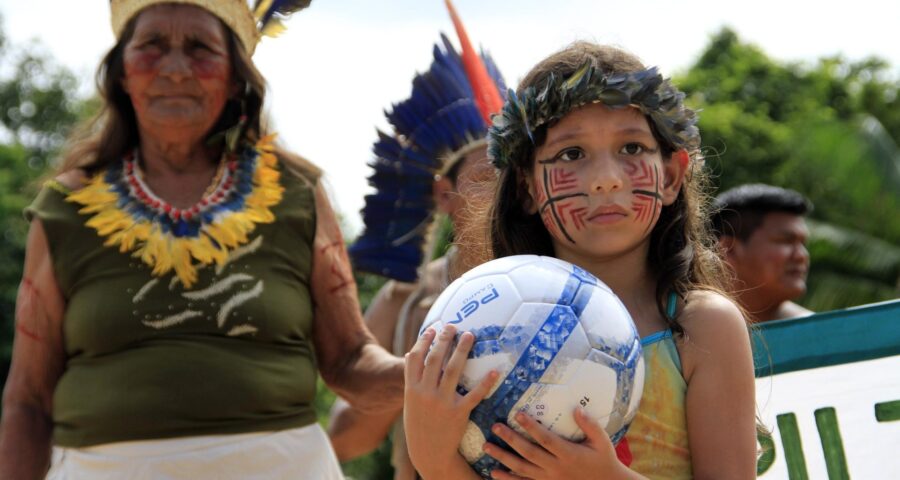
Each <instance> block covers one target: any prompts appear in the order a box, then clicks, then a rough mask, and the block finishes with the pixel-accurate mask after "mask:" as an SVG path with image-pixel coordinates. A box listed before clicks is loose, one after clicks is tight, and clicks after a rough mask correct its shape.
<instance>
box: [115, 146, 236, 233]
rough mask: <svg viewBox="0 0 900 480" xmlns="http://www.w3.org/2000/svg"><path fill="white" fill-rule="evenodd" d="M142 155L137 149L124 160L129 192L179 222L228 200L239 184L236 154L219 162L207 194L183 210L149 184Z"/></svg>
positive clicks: (157, 212) (154, 209)
mask: <svg viewBox="0 0 900 480" xmlns="http://www.w3.org/2000/svg"><path fill="white" fill-rule="evenodd" d="M138 158H139V157H138V150H137V149H135V150H134V152H132V153H131V154H129V155H128V156H127V157H125V160H124V168H123V169H122V175H123V176H124V177H125V181H126V182H127V184H128V190H129V193H130V194H131V196H132V198H135V199H137V200H138V201H139V202H141V203H142V204H144V206H146V207H147V208H148V209H150V210H152V211H153V212H155V213H156V214H157V215H160V216H162V215H168V216H169V218H171V219H172V220H173V221H175V222H177V221H178V220H180V219H184V220H186V221H190V220H191V219H192V218H195V217H196V216H197V215H199V214H201V213H204V212H206V211H207V210H209V209H210V208H212V207H214V206H215V205H218V204H220V203H222V202H224V201H226V200H227V199H228V198H229V197H230V196H231V193H232V191H233V190H234V187H235V183H234V173H235V171H236V170H237V167H238V164H237V160H235V159H234V157H233V156H223V157H222V161H221V162H219V167H218V168H217V170H216V175H215V177H213V180H212V182H211V183H210V186H209V188H207V189H206V192H204V193H203V197H201V198H200V200H199V201H198V202H197V203H195V204H194V205H192V206H191V207H189V208H182V209H179V208H177V207H175V206H173V205H172V204H170V203H168V202H166V201H165V200H163V199H162V198H159V196H157V195H156V194H154V193H153V191H152V190H151V189H150V187H149V186H147V183H146V182H145V180H144V172H143V171H142V170H141V166H140V164H139V160H138Z"/></svg>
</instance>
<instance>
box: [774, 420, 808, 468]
mask: <svg viewBox="0 0 900 480" xmlns="http://www.w3.org/2000/svg"><path fill="white" fill-rule="evenodd" d="M775 420H776V421H777V422H778V430H779V431H780V432H781V446H782V447H784V460H785V462H786V463H787V470H788V478H789V479H790V480H809V474H808V473H807V472H806V458H804V457H803V443H802V442H800V430H799V429H798V428H797V416H796V415H794V414H793V413H783V414H781V415H778V416H777V417H775Z"/></svg>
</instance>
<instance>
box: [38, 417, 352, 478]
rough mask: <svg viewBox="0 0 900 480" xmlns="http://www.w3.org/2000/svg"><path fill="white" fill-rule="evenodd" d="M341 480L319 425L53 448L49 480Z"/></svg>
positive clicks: (329, 445) (334, 457)
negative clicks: (233, 433) (280, 429)
mask: <svg viewBox="0 0 900 480" xmlns="http://www.w3.org/2000/svg"><path fill="white" fill-rule="evenodd" d="M307 478H308V479H314V480H320V479H321V480H343V479H344V476H343V474H342V473H341V467H340V465H339V464H338V460H337V457H336V456H335V454H334V451H333V450H332V449H331V444H330V443H329V441H328V436H327V435H326V434H325V432H324V431H323V430H322V427H320V426H319V424H317V423H315V424H312V425H308V426H306V427H301V428H295V429H291V430H283V431H279V432H262V433H247V434H238V435H210V436H202V437H184V438H173V439H164V440H142V441H134V442H118V443H107V444H103V445H96V446H93V447H87V448H60V447H54V448H53V460H52V462H51V466H50V472H49V473H47V480H82V479H89V480H107V479H108V480H113V479H115V480H120V479H129V480H180V479H185V480H206V479H210V480H212V479H216V480H232V479H233V480H238V479H241V480H244V479H259V480H288V479H292V480H293V479H307Z"/></svg>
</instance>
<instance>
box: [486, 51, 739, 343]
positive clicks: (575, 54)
mask: <svg viewBox="0 0 900 480" xmlns="http://www.w3.org/2000/svg"><path fill="white" fill-rule="evenodd" d="M587 61H591V62H592V63H593V64H594V65H595V66H596V67H599V68H600V69H601V70H602V71H603V72H605V73H612V72H634V71H638V70H643V69H644V68H645V67H644V65H643V64H642V63H641V62H640V60H638V59H637V57H635V56H633V55H631V54H630V53H628V52H625V51H623V50H621V49H618V48H615V47H610V46H604V45H596V44H593V43H589V42H577V43H574V44H572V45H570V46H569V47H567V48H565V49H563V50H561V51H559V52H557V53H555V54H553V55H551V56H550V57H548V58H546V59H545V60H543V61H542V62H541V63H539V64H538V65H536V66H535V67H534V68H533V69H532V70H531V71H530V72H529V73H528V75H526V76H525V78H524V79H523V80H522V82H521V84H520V85H519V87H518V92H517V93H519V94H521V93H522V92H523V91H524V89H525V88H528V87H529V86H534V85H537V84H540V83H541V82H543V81H544V80H545V79H546V78H547V76H549V75H550V73H551V72H553V73H555V75H557V76H558V77H563V78H565V77H568V76H570V75H571V74H572V73H574V72H575V71H576V70H577V69H578V68H580V67H581V66H583V65H584V64H585V62H587ZM647 121H648V123H649V124H650V128H651V130H652V131H653V134H654V137H656V140H657V142H658V143H659V144H660V146H661V151H662V154H663V161H666V162H669V161H672V158H671V156H672V153H673V152H674V151H675V150H676V147H675V146H674V145H672V144H670V143H668V142H666V141H665V140H664V139H663V138H662V137H661V136H660V135H659V134H658V132H657V131H656V129H655V127H654V124H653V122H652V121H651V120H650V119H649V118H648V119H647ZM547 128H548V125H544V126H543V127H541V128H538V129H537V131H536V132H535V133H534V143H535V145H534V147H533V148H532V149H531V151H530V152H528V153H527V155H523V156H522V157H520V158H513V159H511V161H510V165H509V166H508V167H507V168H505V169H503V170H502V171H501V172H500V177H499V179H498V185H497V189H496V192H495V195H494V201H493V206H492V209H491V212H490V213H489V217H490V233H489V235H490V240H489V244H490V246H491V249H492V254H493V257H494V258H499V257H505V256H508V255H521V254H537V255H549V256H553V255H554V250H553V243H552V241H551V237H550V233H549V232H548V231H547V228H546V227H545V226H544V223H543V221H542V220H541V217H540V215H539V214H537V213H528V210H529V208H528V207H529V206H530V203H531V202H532V200H531V198H530V196H529V194H528V191H527V186H526V185H527V184H526V183H525V179H526V178H529V176H530V175H531V173H532V169H533V165H534V149H535V148H537V147H538V146H540V145H542V144H543V142H544V141H545V139H546V134H547ZM688 153H689V154H690V156H691V162H690V171H688V172H687V174H686V176H685V181H684V184H683V185H682V188H681V192H680V193H679V194H678V198H677V199H676V200H675V202H674V203H673V204H672V205H669V206H666V207H663V209H662V212H661V213H660V217H659V220H658V221H657V223H656V225H655V226H654V228H653V231H652V232H651V234H650V249H649V252H648V258H647V263H648V264H649V265H650V268H651V271H652V272H653V274H654V275H655V276H656V298H657V308H658V310H659V312H660V314H661V315H662V317H663V318H665V319H666V322H667V323H668V325H669V327H670V328H671V329H672V330H673V331H674V332H676V333H684V329H683V328H682V327H681V325H680V324H679V323H678V321H677V320H676V319H675V318H670V317H669V315H667V313H666V304H667V300H668V295H669V292H675V293H676V294H677V295H678V296H679V297H681V298H685V297H686V295H687V293H688V292H689V291H691V290H695V289H708V290H714V291H717V292H723V291H724V279H725V269H724V266H723V263H722V260H721V258H720V257H719V256H718V254H717V252H716V249H715V246H714V243H713V237H712V236H711V235H710V233H709V230H708V225H707V222H706V220H705V219H706V218H708V217H707V215H706V211H705V209H706V208H707V205H708V204H709V199H708V197H707V196H706V195H705V194H704V193H703V192H705V191H706V189H707V184H708V181H707V177H706V174H705V172H704V169H703V158H702V155H701V154H700V152H699V151H693V152H688Z"/></svg>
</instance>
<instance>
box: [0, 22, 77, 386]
mask: <svg viewBox="0 0 900 480" xmlns="http://www.w3.org/2000/svg"><path fill="white" fill-rule="evenodd" d="M0 65H2V67H3V68H2V71H3V72H8V73H7V76H5V77H3V78H0V142H2V143H0V235H2V238H3V242H2V244H0V375H2V378H5V376H6V369H7V368H8V364H9V356H10V349H11V342H12V331H13V319H14V314H15V296H16V290H17V288H18V284H19V280H20V279H21V277H22V265H23V262H24V258H25V237H26V234H27V230H28V225H27V223H26V221H25V219H24V217H23V216H22V210H23V209H24V208H25V206H27V205H28V204H29V203H30V202H31V199H32V198H34V195H35V193H36V191H37V183H38V179H39V178H41V177H42V176H44V175H45V174H46V173H47V171H48V169H49V167H50V166H51V163H52V161H51V159H53V158H54V154H55V152H56V151H57V150H58V149H59V148H60V146H61V145H62V144H63V142H64V140H65V138H66V135H67V133H68V130H69V128H71V126H72V125H73V124H74V123H75V122H76V121H77V120H78V119H79V118H80V117H82V116H83V115H85V114H86V112H85V110H84V103H83V102H81V101H80V100H79V99H78V98H76V97H75V96H74V93H73V92H74V90H75V87H76V85H77V82H76V80H75V77H74V75H72V73H71V72H69V71H68V70H66V69H65V68H63V67H61V66H58V65H56V64H55V63H54V62H53V61H52V60H51V59H50V58H49V57H47V56H46V55H45V54H43V53H42V52H41V51H40V49H39V47H38V46H37V45H25V46H17V45H11V44H9V43H8V42H6V41H5V37H4V35H3V33H2V31H0Z"/></svg>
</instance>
